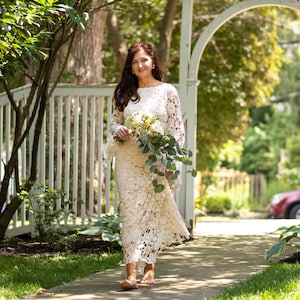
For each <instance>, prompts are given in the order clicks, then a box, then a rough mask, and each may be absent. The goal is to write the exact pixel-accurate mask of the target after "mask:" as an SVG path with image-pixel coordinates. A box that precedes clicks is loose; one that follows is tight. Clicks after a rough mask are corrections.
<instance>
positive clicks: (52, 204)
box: [19, 184, 72, 242]
mask: <svg viewBox="0 0 300 300" xmlns="http://www.w3.org/2000/svg"><path fill="white" fill-rule="evenodd" d="M19 197H21V198H22V199H23V200H27V199H28V201H29V206H30V210H31V212H32V215H33V218H34V222H35V230H36V233H37V236H38V239H39V240H40V241H48V242H55V241H57V240H59V238H60V236H62V235H64V232H63V231H62V229H61V226H60V222H61V221H62V220H65V219H66V218H68V217H69V216H70V215H71V214H72V213H71V212H66V211H65V210H64V206H65V205H67V204H69V201H67V200H66V199H65V195H64V192H63V191H57V190H54V189H50V188H49V187H47V186H45V185H42V184H38V185H34V186H33V187H32V189H31V190H30V192H29V193H27V192H24V191H22V192H21V193H20V195H19ZM58 200H61V201H62V204H61V207H59V206H58V205H57V201H58Z"/></svg>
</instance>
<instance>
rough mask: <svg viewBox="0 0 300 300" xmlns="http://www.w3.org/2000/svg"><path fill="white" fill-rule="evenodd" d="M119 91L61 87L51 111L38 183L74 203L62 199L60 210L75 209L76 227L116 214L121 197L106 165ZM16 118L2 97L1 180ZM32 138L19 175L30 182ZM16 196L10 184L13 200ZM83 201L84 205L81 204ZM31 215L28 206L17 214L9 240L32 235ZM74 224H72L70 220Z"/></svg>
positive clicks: (22, 95) (22, 97)
mask: <svg viewBox="0 0 300 300" xmlns="http://www.w3.org/2000/svg"><path fill="white" fill-rule="evenodd" d="M29 91H30V86H24V87H22V88H18V89H16V90H14V92H13V94H14V97H15V99H17V100H18V101H26V97H27V96H28V93H29ZM113 91H114V87H112V86H111V87H103V86H72V85H59V86H57V88H56V89H55V91H54V93H53V95H52V96H51V99H50V101H49V106H48V107H47V112H46V116H45V118H44V124H43V127H42V134H41V138H40V144H39V157H38V180H37V182H38V183H40V184H43V185H46V186H48V187H49V188H51V189H56V190H63V191H64V192H65V198H66V199H71V203H70V204H68V205H64V203H63V201H62V200H61V199H59V200H57V203H56V207H57V208H62V207H63V208H64V209H66V210H72V211H73V213H74V216H75V217H73V218H72V219H71V222H73V224H78V223H81V224H82V223H85V222H86V221H87V220H88V218H89V217H93V216H101V215H102V214H103V213H108V212H112V211H114V210H117V207H118V199H117V195H116V193H115V189H114V186H113V185H114V182H113V181H111V178H112V176H111V174H112V170H113V168H112V166H111V164H109V165H108V166H107V165H105V161H104V160H103V150H104V149H103V145H104V143H105V141H106V138H107V137H108V136H109V134H110V133H109V128H108V126H107V124H109V122H110V117H111V112H112V97H113ZM15 121H16V120H15V115H14V113H13V110H12V108H11V105H10V103H9V101H8V99H7V97H6V94H0V154H1V164H0V179H2V178H3V174H4V164H5V163H6V162H7V161H8V159H9V157H10V151H11V148H12V142H13V140H12V139H13V134H14V124H15ZM32 139H33V134H32V132H31V133H30V135H29V138H28V139H27V140H26V141H25V143H24V144H23V146H22V147H21V149H20V151H19V162H20V163H19V174H20V178H21V179H25V178H26V170H28V168H29V167H30V155H29V154H30V152H31V151H30V149H31V146H32ZM14 194H15V188H14V184H13V180H11V184H10V190H9V195H8V198H7V202H9V196H10V195H14ZM79 199H80V201H78V200H79ZM32 221H33V220H32V215H31V213H30V212H29V210H28V204H27V205H26V203H25V202H24V203H23V204H22V205H21V206H20V208H19V209H18V211H17V212H16V213H15V215H14V217H13V220H12V222H11V224H10V226H9V228H8V230H7V232H6V235H7V236H13V235H18V234H24V233H29V232H32V231H33V222H32ZM65 222H70V220H65Z"/></svg>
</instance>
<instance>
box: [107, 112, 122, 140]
mask: <svg viewBox="0 0 300 300" xmlns="http://www.w3.org/2000/svg"><path fill="white" fill-rule="evenodd" d="M122 126H124V114H123V112H122V111H120V110H118V109H117V108H115V109H114V111H113V114H112V120H111V123H110V132H111V134H112V135H115V133H116V132H117V131H118V130H119V129H120V128H121V127H122Z"/></svg>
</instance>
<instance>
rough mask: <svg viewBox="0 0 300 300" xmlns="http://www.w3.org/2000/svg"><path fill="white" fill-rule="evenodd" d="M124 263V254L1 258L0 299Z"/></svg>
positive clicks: (16, 297) (61, 282)
mask: <svg viewBox="0 0 300 300" xmlns="http://www.w3.org/2000/svg"><path fill="white" fill-rule="evenodd" d="M121 262H122V253H120V252H117V253H114V254H109V255H108V254H97V255H96V254H60V255H55V256H48V257H3V256H2V257H1V256H0V300H14V299H21V298H22V297H24V296H26V295H31V294H35V293H36V292H37V291H38V290H39V289H40V288H46V289H48V288H51V287H54V286H58V285H61V284H63V283H66V282H69V281H72V280H75V279H77V278H82V277H85V276H88V275H90V274H92V273H95V272H99V271H101V270H104V269H108V268H113V267H116V266H118V265H120V264H121Z"/></svg>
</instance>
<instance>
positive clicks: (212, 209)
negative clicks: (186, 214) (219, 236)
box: [205, 194, 232, 213]
mask: <svg viewBox="0 0 300 300" xmlns="http://www.w3.org/2000/svg"><path fill="white" fill-rule="evenodd" d="M205 198H206V199H205V202H206V205H205V206H206V211H207V212H208V213H223V212H224V210H230V209H231V207H232V204H231V199H230V197H229V196H228V195H226V194H218V195H214V196H207V197H205Z"/></svg>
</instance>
